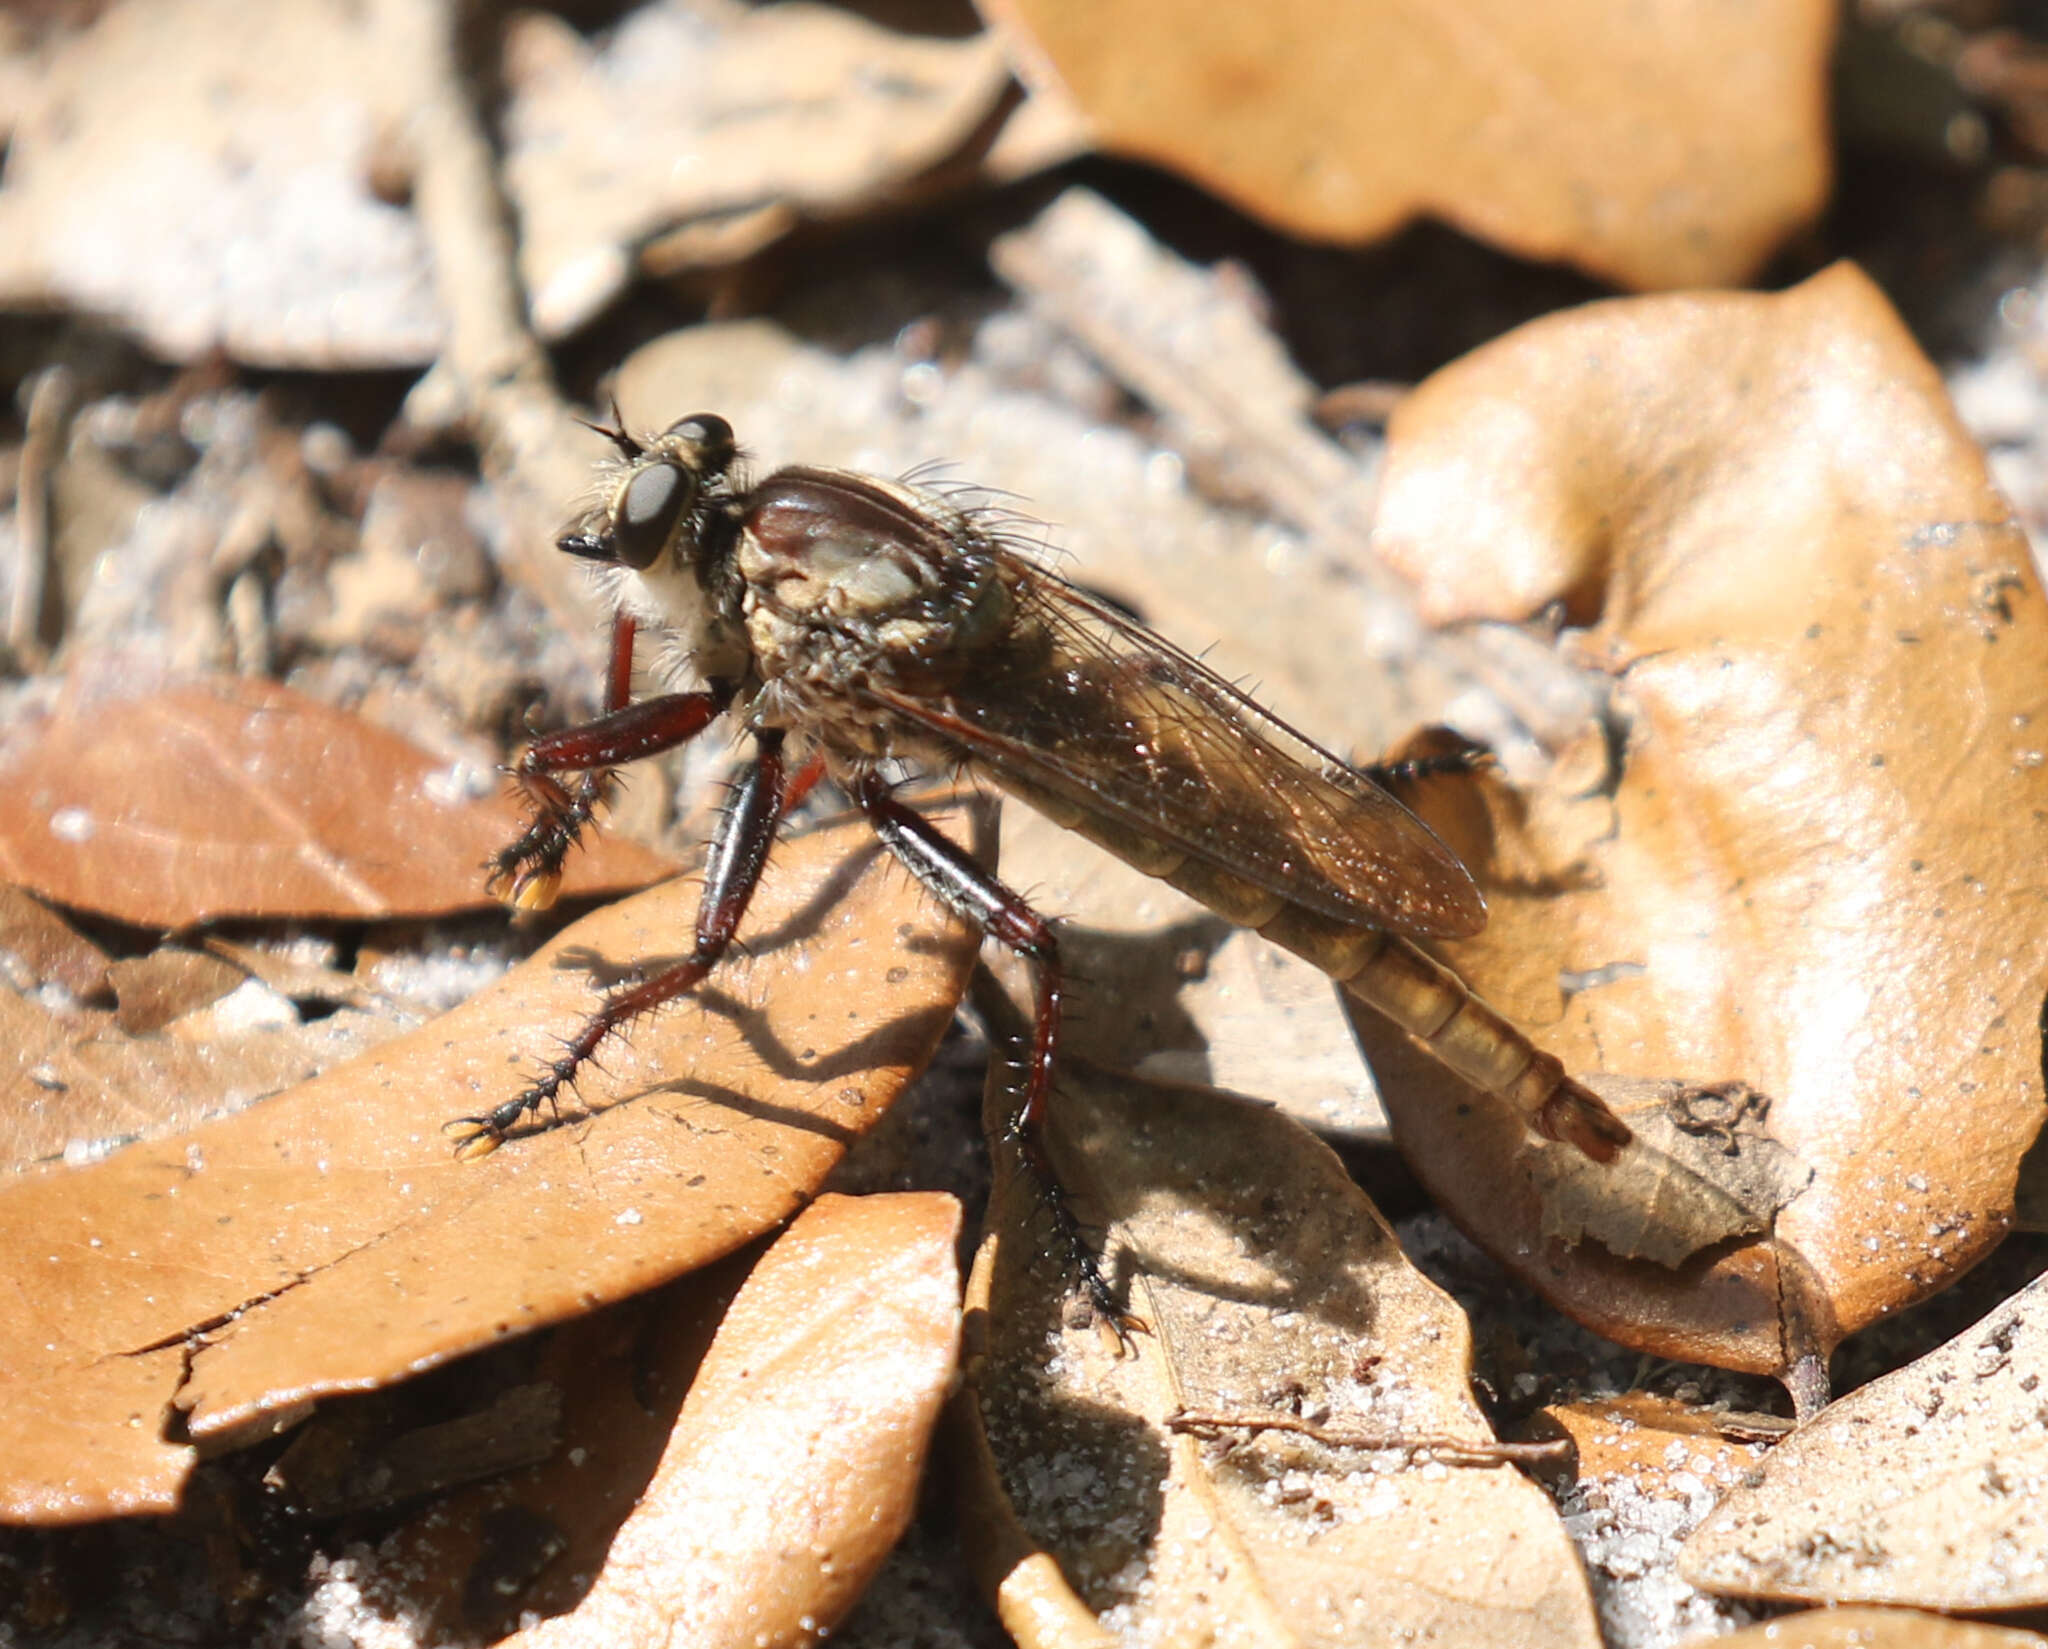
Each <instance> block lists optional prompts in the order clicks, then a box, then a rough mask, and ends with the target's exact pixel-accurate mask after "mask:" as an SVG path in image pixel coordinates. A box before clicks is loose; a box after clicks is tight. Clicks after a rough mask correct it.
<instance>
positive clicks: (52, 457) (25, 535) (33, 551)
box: [7, 366, 77, 672]
mask: <svg viewBox="0 0 2048 1649" xmlns="http://www.w3.org/2000/svg"><path fill="white" fill-rule="evenodd" d="M76 389H77V386H76V383H75V381H74V379H73V377H72V374H71V372H70V370H69V369H68V368H66V367H63V366H53V367H50V368H49V369H48V370H47V371H44V372H42V373H40V374H38V376H37V378H36V380H35V387H34V389H32V390H31V391H30V392H29V401H28V421H27V423H28V427H27V429H26V431H25V433H24V436H23V439H22V443H21V468H20V472H19V476H18V479H17V480H16V483H15V489H16V490H15V508H14V577H13V581H12V582H13V594H12V599H11V600H10V601H9V603H8V607H7V650H8V653H9V654H10V656H11V657H12V658H13V660H14V667H15V668H16V669H19V670H22V671H24V672H34V671H36V670H39V669H41V668H42V667H43V665H44V664H46V663H48V662H49V649H48V648H47V647H46V646H45V645H44V637H43V609H44V606H45V605H46V603H47V602H48V600H49V590H50V563H51V559H52V557H53V556H54V555H55V553H56V526H55V522H54V520H53V518H52V506H53V504H54V502H55V499H54V489H55V485H56V478H57V464H58V461H59V460H60V459H61V458H62V457H63V455H64V441H65V433H66V431H67V430H68V429H69V428H70V426H71V414H72V410H73V402H74V401H75V400H76V398H77V396H76Z"/></svg>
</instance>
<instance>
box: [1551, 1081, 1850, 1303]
mask: <svg viewBox="0 0 2048 1649" xmlns="http://www.w3.org/2000/svg"><path fill="white" fill-rule="evenodd" d="M1588 1086H1590V1087H1591V1088H1592V1089H1593V1091H1594V1092H1595V1093H1597V1094H1598V1095H1599V1096H1600V1097H1601V1098H1602V1099H1604V1100H1605V1101H1606V1102H1607V1104H1608V1106H1609V1108H1610V1109H1612V1110H1613V1112H1614V1113H1615V1115H1616V1116H1619V1117H1621V1118H1623V1119H1624V1120H1626V1121H1627V1123H1628V1124H1629V1126H1630V1127H1631V1128H1632V1129H1633V1130H1634V1132H1635V1138H1634V1139H1633V1140H1631V1141H1630V1142H1629V1143H1628V1145H1626V1146H1624V1147H1623V1148H1622V1152H1621V1155H1620V1156H1619V1157H1618V1158H1617V1159H1616V1160H1615V1161H1614V1162H1611V1163H1600V1162H1593V1161H1591V1160H1590V1159H1588V1158H1587V1157H1586V1156H1585V1154H1584V1153H1583V1152H1580V1151H1578V1150H1575V1149H1574V1148H1572V1147H1570V1146H1566V1145H1553V1144H1538V1143H1536V1142H1534V1141H1532V1142H1531V1147H1530V1152H1529V1182H1530V1186H1531V1189H1532V1190H1533V1191H1534V1193H1535V1196H1536V1198H1537V1200H1538V1201H1539V1202H1540V1203H1541V1204H1542V1208H1543V1219H1542V1226H1541V1229H1542V1233H1543V1236H1544V1238H1545V1240H1551V1239H1556V1240H1558V1241H1561V1242H1565V1243H1579V1242H1583V1241H1585V1240H1586V1239H1587V1238H1591V1239H1593V1240H1594V1241H1596V1242H1598V1243H1599V1244H1600V1246H1601V1247H1602V1248H1604V1249H1606V1250H1607V1252H1608V1253H1610V1254H1613V1255H1616V1256H1618V1257H1620V1258H1622V1259H1644V1260H1653V1261H1655V1262H1656V1263H1657V1264H1658V1265H1662V1266H1671V1267H1676V1266H1680V1265H1683V1264H1684V1263H1685V1262H1686V1261H1687V1260H1689V1259H1691V1258H1692V1257H1693V1255H1695V1254H1697V1253H1699V1252H1700V1251H1701V1250H1702V1249H1705V1248H1711V1247H1713V1246H1714V1245H1715V1244H1717V1243H1725V1242H1728V1241H1731V1240H1732V1239H1734V1238H1737V1237H1759V1236H1764V1235H1766V1234H1768V1233H1769V1232H1770V1230H1771V1229H1772V1226H1773V1225H1774V1223H1775V1222H1776V1219H1777V1216H1778V1212H1779V1210H1780V1209H1782V1208H1783V1207H1784V1206H1785V1205H1786V1204H1787V1203H1789V1202H1790V1201H1791V1200H1792V1199H1793V1198H1794V1197H1796V1196H1798V1195H1799V1193H1800V1192H1801V1191H1803V1190H1805V1189H1806V1186H1807V1183H1808V1181H1810V1180H1811V1179H1812V1178H1813V1170H1812V1169H1811V1168H1810V1167H1807V1166H1806V1165H1804V1164H1802V1163H1800V1162H1799V1161H1798V1159H1797V1158H1795V1157H1794V1156H1793V1155H1792V1153H1791V1152H1789V1151H1788V1150H1786V1149H1785V1147H1784V1146H1783V1145H1782V1144H1780V1143H1779V1142H1778V1141H1777V1140H1775V1139H1773V1138H1771V1137H1770V1135H1768V1134H1766V1133H1763V1132H1762V1131H1761V1130H1759V1129H1758V1128H1757V1127H1755V1126H1754V1125H1753V1123H1751V1122H1750V1120H1749V1119H1748V1118H1747V1117H1746V1116H1743V1115H1740V1114H1738V1115H1737V1118H1736V1120H1735V1121H1732V1122H1723V1121H1722V1120H1721V1118H1722V1116H1723V1115H1724V1114H1725V1113H1726V1112H1728V1111H1729V1109H1730V1108H1731V1106H1738V1107H1739V1106H1740V1105H1741V1104H1742V1102H1743V1100H1742V1098H1735V1099H1733V1100H1731V1098H1730V1096H1729V1095H1728V1094H1726V1093H1724V1092H1722V1091H1720V1090H1714V1091H1711V1092H1704V1091H1702V1090H1701V1089H1700V1088H1699V1087H1697V1086H1696V1085H1693V1084H1688V1083H1683V1082H1646V1081H1642V1080H1640V1079H1634V1080H1632V1079H1630V1078H1627V1077H1594V1078H1592V1079H1590V1081H1589V1083H1588ZM1702 1114H1706V1115H1708V1116H1711V1117H1713V1118H1714V1122H1713V1124H1712V1125H1711V1126H1705V1127H1703V1126H1701V1125H1699V1123H1698V1122H1697V1121H1696V1120H1695V1119H1697V1118H1698V1117H1699V1116H1700V1115H1702Z"/></svg>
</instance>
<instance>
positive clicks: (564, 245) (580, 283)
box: [505, 0, 1009, 424]
mask: <svg viewBox="0 0 2048 1649" xmlns="http://www.w3.org/2000/svg"><path fill="white" fill-rule="evenodd" d="M505 63H506V69H505V77H506V82H507V86H508V89H509V91H510V93H511V100H510V103H509V105H508V107H507V110H506V116H505V125H506V138H507V144H508V153H507V155H506V161H505V177H506V185H507V188H508V189H509V190H510V192H511V194H512V197H513V199H514V201H515V202H516V203H517V205H518V208H519V215H520V220H521V230H522V234H521V245H520V268H521V273H522V274H523V275H524V277H525V281H526V290H527V291H528V292H529V293H530V294H532V298H531V305H532V310H533V317H534V324H535V326H536V327H537V328H538V329H539V330H540V332H541V333H542V334H543V335H545V336H550V337H558V336H561V335H562V334H564V333H567V332H570V331H573V330H574V329H575V328H576V327H578V326H581V325H583V324H584V323H585V322H586V321H588V320H589V319H590V318H591V317H592V316H593V315H594V314H596V313H597V311H598V310H599V309H601V308H602V307H603V306H604V305H605V304H606V303H608V302H610V301H611V299H612V298H613V297H614V296H616V295H617V293H618V291H619V289H620V288H621V287H622V286H623V285H624V284H625V283H626V281H627V280H628V279H630V277H631V275H632V273H633V268H634V260H635V256H636V254H637V252H638V251H639V249H640V247H641V246H642V245H643V244H644V243H645V242H646V241H647V240H648V239H649V238H650V237H652V236H654V235H656V234H657V233H663V234H664V240H663V241H662V243H661V244H660V245H659V246H658V247H656V248H653V249H651V251H650V256H651V257H653V258H655V260H656V261H658V262H659V263H660V264H661V265H662V266H663V268H664V270H665V271H673V270H674V269H676V268H678V267H681V266H683V265H684V264H686V263H703V262H710V261H716V262H727V261H732V260H734V259H735V258H737V257H742V256H745V255H747V254H748V253H750V252H752V251H755V250H758V248H759V247H760V245H762V244H765V242H767V241H771V240H774V239H776V238H778V237H779V236H781V235H783V234H785V233H787V232H788V230H790V229H791V228H793V227H795V225H796V224H797V222H798V221H800V218H801V215H802V214H803V213H804V212H807V211H812V212H835V213H846V212H850V211H853V210H855V209H856V208H858V207H859V206H861V205H862V204H864V203H866V202H869V201H872V200H876V199H878V198H882V197H885V196H886V195H887V194H888V192H889V191H890V190H891V189H892V188H894V187H897V186H900V185H901V184H902V183H903V182H904V181H905V180H906V179H907V178H909V177H912V176H914V175H915V174H917V173H919V172H921V171H923V170H925V169H926V168H928V167H930V166H932V165H935V164H936V163H937V162H939V161H940V160H942V159H944V158H945V157H946V156H947V155H949V154H951V153H953V151H955V150H956V149H958V148H959V147H960V146H961V145H962V144H963V143H964V142H965V141H966V139H967V138H968V136H969V134H970V133H972V132H973V131H974V129H975V128H976V127H977V126H979V125H980V124H981V123H982V122H983V121H984V120H986V119H987V118H988V117H989V116H990V115H991V114H992V113H993V112H994V111H995V107H996V102H997V99H998V98H999V97H1000V95H1001V94H1002V92H1003V90H1004V88H1005V87H1006V86H1007V85H1008V84H1009V70H1008V68H1007V67H1006V66H1005V65H1004V62H1003V56H1002V52H1001V49H1000V48H999V47H998V46H997V44H996V43H995V42H994V41H993V40H992V39H990V38H989V37H987V36H985V35H984V36H980V37H977V38H973V39H968V40H939V39H927V38H918V37H915V36H910V35H904V34H897V33H895V32H893V31H891V30H888V29H884V28H880V27H878V26H877V25H875V24H873V23H871V22H868V21H867V20H866V19H864V18H862V17H859V16H856V15H854V14H852V13H849V12H844V11H840V10H838V9H836V8H833V7H828V6H822V5H814V4H808V3H805V0H783V3H781V4H777V5H768V6H760V7H747V6H741V5H735V4H730V3H727V0H657V3H655V4H649V5H644V6H641V7H640V8H638V9H637V10H635V11H633V12H631V13H629V14H628V15H627V16H626V17H625V19H624V20H623V21H622V22H621V23H620V24H619V25H618V27H617V28H616V29H615V30H614V31H613V32H612V35H611V37H610V39H609V40H608V41H607V42H605V43H604V44H603V45H601V46H600V47H598V48H596V49H593V48H591V47H590V46H587V45H586V44H585V43H584V41H583V37H582V36H581V35H579V34H578V33H577V32H576V31H575V30H574V29H572V28H571V27H570V26H569V25H568V24H567V23H564V22H562V21H560V20H559V19H557V18H554V17H551V16H548V15H545V14H542V13H539V12H531V13H527V14H525V15H523V16H520V17H517V18H515V19H514V20H513V22H512V24H511V27H510V31H509V34H508V38H507V41H506V48H505ZM679 229H680V230H682V231H683V232H685V233H687V234H688V235H689V236H690V240H689V243H688V244H687V245H686V244H685V243H684V241H683V240H681V239H679V238H678V234H677V231H678V230H679ZM691 404H692V405H693V406H694V405H698V404H700V403H698V402H692V403H691ZM682 410H687V409H678V410H676V411H671V412H669V413H667V414H665V415H664V417H663V418H662V420H661V422H662V423H663V424H666V423H667V422H668V421H669V419H671V418H674V417H678V416H680V415H681V411H682Z"/></svg>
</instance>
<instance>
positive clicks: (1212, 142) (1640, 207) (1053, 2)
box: [981, 0, 1834, 287]
mask: <svg viewBox="0 0 2048 1649" xmlns="http://www.w3.org/2000/svg"><path fill="white" fill-rule="evenodd" d="M981 9H982V11H983V12H984V14H985V15H987V16H989V17H990V18H992V19H994V20H995V21H997V22H998V23H999V24H1001V25H1002V27H1003V28H1004V30H1005V32H1006V33H1007V34H1008V36H1009V38H1010V40H1011V42H1012V46H1013V49H1014V50H1015V51H1016V53H1017V55H1018V58H1019V60H1020V63H1021V65H1022V70H1023V73H1024V75H1025V78H1026V79H1027V80H1029V81H1032V82H1034V83H1038V84H1047V83H1056V84H1059V85H1060V86H1062V87H1063V88H1064V90H1065V91H1066V92H1067V93H1068V94H1069V95H1070V96H1071V97H1072V98H1073V100H1074V101H1075V102H1076V103H1077V104H1078V105H1079V106H1080V107H1081V109H1082V110H1083V111H1084V113H1085V114H1086V115H1087V116H1088V118H1089V119H1090V120H1091V121H1092V122H1093V124H1094V127H1095V130H1096V133H1097V134H1098V137H1099V139H1100V141H1101V143H1102V144H1103V146H1104V147H1106V148H1109V149H1113V150H1116V151H1118V152H1120V153H1124V154H1129V155H1136V156H1139V157H1141V158H1143V159H1146V160H1151V161H1155V162H1157V163H1159V164H1161V165H1164V166H1168V167H1170V168H1172V169H1174V170H1176V171H1179V172H1183V173H1185V174H1186V175H1187V176H1189V177H1191V178H1193V179H1194V180H1195V181H1196V182H1198V183H1201V184H1203V185H1204V186H1206V187H1208V188H1210V189H1213V190H1215V191H1216V192H1217V193H1218V194H1220V195H1222V196H1224V197H1225V198H1226V199H1228V200H1230V201H1232V202H1233V203H1234V204H1236V205H1238V206H1240V207H1243V208H1244V209H1245V210H1247V211H1249V212H1252V213H1255V214H1257V215H1258V216H1260V217H1263V218H1265V219H1266V220H1267V221H1268V222H1271V223H1274V224H1276V225H1278V226H1280V227H1281V228H1283V229H1285V230H1288V231H1289V232H1291V233H1294V234H1299V235H1310V236H1316V237H1319V238H1324V239H1333V240H1364V239H1369V238H1371V237H1374V236H1378V235H1383V234H1386V233H1387V232H1389V231H1391V230H1393V229H1396V228H1398V227H1399V226H1400V225H1401V224H1402V223H1404V222H1405V221H1407V220H1408V219H1409V218H1411V217H1414V216H1416V215H1418V214H1421V213H1428V214H1430V215H1432V216H1435V217H1440V218H1443V219H1445V220H1446V221H1448V222H1450V223H1453V224H1455V225H1457V226H1458V227H1460V228H1462V229H1465V230H1467V231H1469V232H1471V233H1473V234H1476V235H1479V236H1481V237H1483V238H1485V239H1487V240H1491V241H1493V242H1494V243H1496V244H1497V245H1500V246H1503V247H1505V248H1507V249H1508V250H1511V251H1513V252H1516V253H1518V254H1520V255H1521V256H1523V257H1526V258H1536V259H1543V260H1548V261H1556V262H1569V263H1574V264H1577V265H1578V266H1579V267H1581V268H1583V269H1586V270H1588V271H1590V272H1592V273H1594V274H1598V275H1602V276H1605V277H1607V278H1609V279H1612V280H1617V281H1620V282H1622V283H1624V284H1627V285H1632V286H1642V287H1659V286H1692V285H1718V284H1723V283H1727V282H1732V281H1740V280H1743V279H1745V278H1747V277H1748V276H1749V275H1751V274H1752V273H1754V272H1755V270H1756V269H1757V267H1758V266H1759V265H1760V264H1762V262H1763V261H1764V260H1765V259H1766V258H1767V257H1768V256H1769V255H1770V253H1771V252H1772V251H1773V250H1774V249H1775V248H1776V246H1777V245H1778V244H1779V242H1780V241H1782V240H1783V238H1784V237H1785V236H1786V234H1788V233H1789V232H1790V231H1791V230H1793V229H1794V228H1796V227H1798V226H1799V225H1800V224H1802V223H1804V222H1805V221H1806V220H1807V219H1809V218H1810V217H1812V215H1813V214H1814V213H1815V212H1816V211H1817V210H1818V209H1819V207H1820V205H1821V202H1822V200H1823V199H1824V198H1825V195H1826V190H1827V183H1828V140H1827V78H1828V76H1827V70H1828V60H1829V52H1830V48H1831V46H1832V43H1833V35H1834V8H1833V7H1832V6H1829V5H1826V4H1823V3H1820V0H1778V3H1777V4H1774V5H1772V6H1771V7H1770V8H1769V9H1768V11H1767V12H1759V11H1758V10H1757V9H1756V8H1755V7H1751V6H1741V5H1719V6H1687V7H1668V6H1667V7H1654V8H1638V9H1632V10H1627V11H1622V12H1617V11H1616V10H1614V8H1612V7H1610V6H1603V5H1598V4H1590V5H1584V6H1578V7H1574V8H1570V9H1563V8H1560V7H1558V6H1556V5H1550V6H1544V7H1540V8H1531V7H1528V6H1523V5H1517V4H1515V3H1513V0H1459V3H1458V4H1456V5H1449V6H1435V7H1426V8H1418V7H1414V6H1408V5H1402V4H1398V3H1381V4H1374V5H1364V6H1361V5H1349V4H1345V3H1343V0H1284V3H1282V4H1278V5H1266V6H1260V7H1231V6H1208V7H1203V8H1200V9H1199V10H1195V11H1190V10H1189V9H1188V8H1187V7H1185V6H1181V5H1176V4H1173V3H1172V0H1113V3H1105V0H981Z"/></svg>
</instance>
